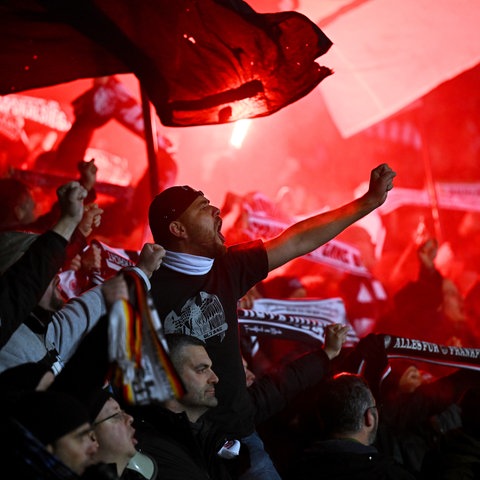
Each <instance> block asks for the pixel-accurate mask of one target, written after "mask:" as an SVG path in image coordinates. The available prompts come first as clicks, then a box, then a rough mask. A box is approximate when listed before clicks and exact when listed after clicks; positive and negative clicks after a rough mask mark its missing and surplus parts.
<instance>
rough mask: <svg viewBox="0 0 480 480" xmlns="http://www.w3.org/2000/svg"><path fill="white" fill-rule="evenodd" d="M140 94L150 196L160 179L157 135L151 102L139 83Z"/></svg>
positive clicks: (157, 186)
mask: <svg viewBox="0 0 480 480" xmlns="http://www.w3.org/2000/svg"><path fill="white" fill-rule="evenodd" d="M140 95H141V100H142V112H143V124H144V128H143V129H144V132H145V143H146V147H147V160H148V170H149V179H150V193H151V197H152V199H153V197H155V195H157V193H159V192H158V189H159V185H160V181H159V172H158V165H157V148H158V145H157V135H156V133H157V132H156V128H155V125H154V123H153V122H152V113H151V104H150V100H149V98H148V96H147V93H146V92H145V89H144V88H143V87H142V85H140Z"/></svg>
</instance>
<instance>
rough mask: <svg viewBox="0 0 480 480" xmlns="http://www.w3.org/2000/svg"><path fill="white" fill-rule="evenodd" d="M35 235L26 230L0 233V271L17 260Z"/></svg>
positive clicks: (3, 270)
mask: <svg viewBox="0 0 480 480" xmlns="http://www.w3.org/2000/svg"><path fill="white" fill-rule="evenodd" d="M37 237H38V234H36V233H27V232H2V233H0V273H3V272H5V270H7V269H8V268H9V267H10V266H12V265H13V264H14V263H15V262H16V261H17V260H19V259H20V257H21V256H22V255H23V254H24V253H25V252H26V251H27V250H28V249H29V248H30V245H31V244H32V243H33V242H34V241H35V240H36V238H37Z"/></svg>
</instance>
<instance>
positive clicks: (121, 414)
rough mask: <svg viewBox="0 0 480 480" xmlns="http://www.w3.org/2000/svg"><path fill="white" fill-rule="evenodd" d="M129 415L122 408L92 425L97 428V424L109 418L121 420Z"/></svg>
mask: <svg viewBox="0 0 480 480" xmlns="http://www.w3.org/2000/svg"><path fill="white" fill-rule="evenodd" d="M127 415H128V413H126V412H125V411H123V410H120V411H119V412H116V413H114V414H113V415H110V416H108V417H106V418H102V420H99V421H98V422H95V423H93V424H92V427H93V428H95V427H96V426H97V425H100V424H101V423H103V422H106V421H107V420H112V419H115V420H121V419H123V418H124V417H126V416H127Z"/></svg>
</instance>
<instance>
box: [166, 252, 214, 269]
mask: <svg viewBox="0 0 480 480" xmlns="http://www.w3.org/2000/svg"><path fill="white" fill-rule="evenodd" d="M162 263H163V265H165V266H166V267H168V268H170V269H171V270H174V271H175V272H180V273H185V274H186V275H205V274H207V273H208V272H209V271H210V270H211V269H212V266H213V258H208V257H201V256H199V255H190V254H188V253H179V252H171V251H170V250H167V251H166V252H165V256H164V257H163V261H162Z"/></svg>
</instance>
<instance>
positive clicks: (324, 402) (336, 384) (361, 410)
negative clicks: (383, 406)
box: [317, 373, 378, 445]
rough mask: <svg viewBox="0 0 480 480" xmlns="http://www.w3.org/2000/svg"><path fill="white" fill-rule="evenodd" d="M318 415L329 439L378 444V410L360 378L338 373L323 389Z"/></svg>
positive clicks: (367, 388)
mask: <svg viewBox="0 0 480 480" xmlns="http://www.w3.org/2000/svg"><path fill="white" fill-rule="evenodd" d="M317 415H318V417H319V419H320V423H321V425H322V427H323V430H324V433H325V434H326V436H327V437H329V438H339V439H341V438H353V439H355V440H357V441H359V442H360V443H363V444H364V445H371V444H372V443H373V442H374V441H375V437H376V434H377V428H378V408H377V405H376V402H375V399H374V397H373V395H372V392H371V390H370V388H369V387H368V385H367V383H366V382H365V380H364V379H363V378H362V377H360V376H359V375H354V374H351V373H339V374H338V375H335V377H333V378H331V379H328V380H327V381H326V382H325V383H324V385H323V387H322V388H321V391H320V395H319V400H318V404H317Z"/></svg>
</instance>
